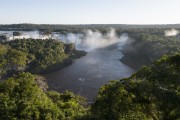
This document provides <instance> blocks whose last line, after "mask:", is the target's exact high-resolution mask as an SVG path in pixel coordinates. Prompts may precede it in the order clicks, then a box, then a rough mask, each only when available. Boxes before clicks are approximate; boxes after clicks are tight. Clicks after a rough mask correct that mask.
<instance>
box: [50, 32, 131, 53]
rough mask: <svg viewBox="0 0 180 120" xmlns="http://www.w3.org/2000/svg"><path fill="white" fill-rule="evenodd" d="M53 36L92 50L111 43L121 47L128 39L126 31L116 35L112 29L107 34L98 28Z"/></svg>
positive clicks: (82, 48)
mask: <svg viewBox="0 0 180 120" xmlns="http://www.w3.org/2000/svg"><path fill="white" fill-rule="evenodd" d="M53 37H54V38H56V39H57V38H58V39H59V40H61V41H62V42H65V43H75V45H76V49H80V50H85V51H93V50H96V49H101V48H106V47H109V46H112V45H116V47H118V49H122V47H123V46H124V45H125V44H126V43H127V41H128V39H129V37H128V35H127V34H126V33H123V34H122V35H120V36H118V35H117V34H116V31H115V30H114V29H111V30H110V31H108V33H107V34H102V33H101V32H99V31H98V30H96V31H92V30H87V31H85V34H73V33H68V34H66V35H63V34H61V35H55V36H53Z"/></svg>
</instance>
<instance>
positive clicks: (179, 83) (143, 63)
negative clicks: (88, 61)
mask: <svg viewBox="0 0 180 120" xmlns="http://www.w3.org/2000/svg"><path fill="white" fill-rule="evenodd" d="M178 26H179V25H165V26H161V25H158V26H133V25H132V26H126V25H105V26H103V25H85V26H81V25H77V26H73V25H72V26H63V25H59V26H57V25H34V24H17V25H0V30H7V31H8V30H13V31H26V30H35V29H36V30H40V32H44V33H47V34H50V33H51V32H55V31H56V32H60V33H63V34H67V33H68V32H72V33H83V32H84V29H92V31H93V30H94V31H96V30H99V31H100V32H101V33H102V34H103V35H105V36H106V34H107V33H108V29H109V28H112V27H114V28H115V30H116V34H117V35H119V34H122V33H127V34H128V35H129V37H130V38H129V41H128V42H127V43H126V44H125V45H124V46H123V48H122V50H121V51H122V53H123V55H124V56H123V57H122V59H121V60H120V61H122V62H123V63H125V64H127V65H129V66H131V67H133V68H135V69H136V70H137V72H135V73H134V74H132V75H131V76H130V77H129V78H124V79H120V80H112V81H111V82H109V83H108V84H106V85H103V86H102V87H101V88H100V89H99V92H98V94H97V96H96V98H95V99H94V101H93V103H88V102H87V101H86V98H84V97H82V96H80V95H75V94H74V93H72V92H69V91H66V92H64V93H59V92H57V91H52V90H49V89H48V85H47V83H46V81H45V80H44V79H43V78H41V76H40V75H43V74H47V73H50V72H53V71H56V70H59V69H62V68H64V67H66V66H68V65H70V64H71V63H72V62H73V60H74V59H77V58H80V57H82V56H85V55H86V52H85V51H81V50H77V49H75V44H73V43H69V44H67V43H63V42H60V41H58V40H54V39H31V38H29V39H25V38H24V39H14V40H11V41H1V42H0V77H1V81H0V119H2V120H9V119H13V120H18V119H26V120H32V119H33V120H36V119H40V120H179V119H180V46H179V45H180V37H179V33H178V34H177V35H173V36H165V35H164V31H166V30H168V29H171V28H176V29H177V30H178V29H179V28H180V27H178ZM47 31H48V32H47ZM2 38H3V37H2Z"/></svg>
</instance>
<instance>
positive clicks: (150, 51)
mask: <svg viewBox="0 0 180 120" xmlns="http://www.w3.org/2000/svg"><path fill="white" fill-rule="evenodd" d="M134 34H135V33H134ZM130 36H131V35H130ZM132 38H133V39H134V40H132V41H131V42H129V44H127V45H126V46H125V47H124V48H123V50H122V52H123V54H124V57H123V58H122V60H121V61H122V62H124V63H126V64H128V65H130V66H132V67H134V68H140V67H142V66H143V65H149V64H151V63H152V62H153V61H154V60H156V59H159V58H160V57H162V56H163V55H171V54H174V53H179V52H180V46H179V45H180V39H179V38H178V37H165V36H164V35H161V34H160V35H157V34H150V33H138V34H137V33H136V34H135V35H133V36H132Z"/></svg>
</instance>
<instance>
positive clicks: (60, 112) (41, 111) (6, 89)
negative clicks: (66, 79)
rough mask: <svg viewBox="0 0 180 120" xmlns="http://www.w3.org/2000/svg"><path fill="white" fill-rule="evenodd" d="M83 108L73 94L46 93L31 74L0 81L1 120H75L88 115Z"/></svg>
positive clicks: (78, 97) (22, 74)
mask: <svg viewBox="0 0 180 120" xmlns="http://www.w3.org/2000/svg"><path fill="white" fill-rule="evenodd" d="M84 105H85V99H84V98H82V97H80V96H75V95H74V94H73V93H71V92H66V93H64V94H61V93H58V92H55V91H47V92H44V91H43V90H42V89H40V88H39V87H38V86H37V84H36V82H35V76H34V75H32V74H30V73H21V74H19V75H16V76H14V77H12V78H9V79H7V80H6V81H1V82H0V120H72V119H76V118H79V117H81V116H82V115H83V114H85V113H86V109H85V108H84V107H83V106H84Z"/></svg>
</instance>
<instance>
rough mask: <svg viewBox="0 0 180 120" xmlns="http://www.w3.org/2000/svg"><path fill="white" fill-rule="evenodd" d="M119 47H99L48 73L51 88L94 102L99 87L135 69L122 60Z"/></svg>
mask: <svg viewBox="0 0 180 120" xmlns="http://www.w3.org/2000/svg"><path fill="white" fill-rule="evenodd" d="M122 56H123V55H122V53H121V52H120V51H119V50H118V49H115V48H114V49H99V50H94V51H90V52H88V53H87V55H86V56H84V57H81V58H79V59H76V60H74V62H73V64H72V65H70V66H68V67H65V68H63V69H61V70H59V71H56V72H54V73H50V74H48V75H46V76H45V77H46V78H47V82H48V85H49V89H50V90H56V91H59V92H64V91H66V90H69V91H72V92H74V93H76V94H80V95H82V96H84V97H86V98H87V99H88V101H89V102H92V101H93V99H94V98H95V96H96V95H97V93H98V90H99V88H100V87H101V86H102V85H104V84H106V83H108V82H109V81H110V80H118V79H121V78H125V77H129V76H130V75H131V74H132V73H133V72H134V70H133V69H132V68H130V67H128V66H127V65H125V64H123V63H122V62H120V59H121V58H122Z"/></svg>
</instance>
